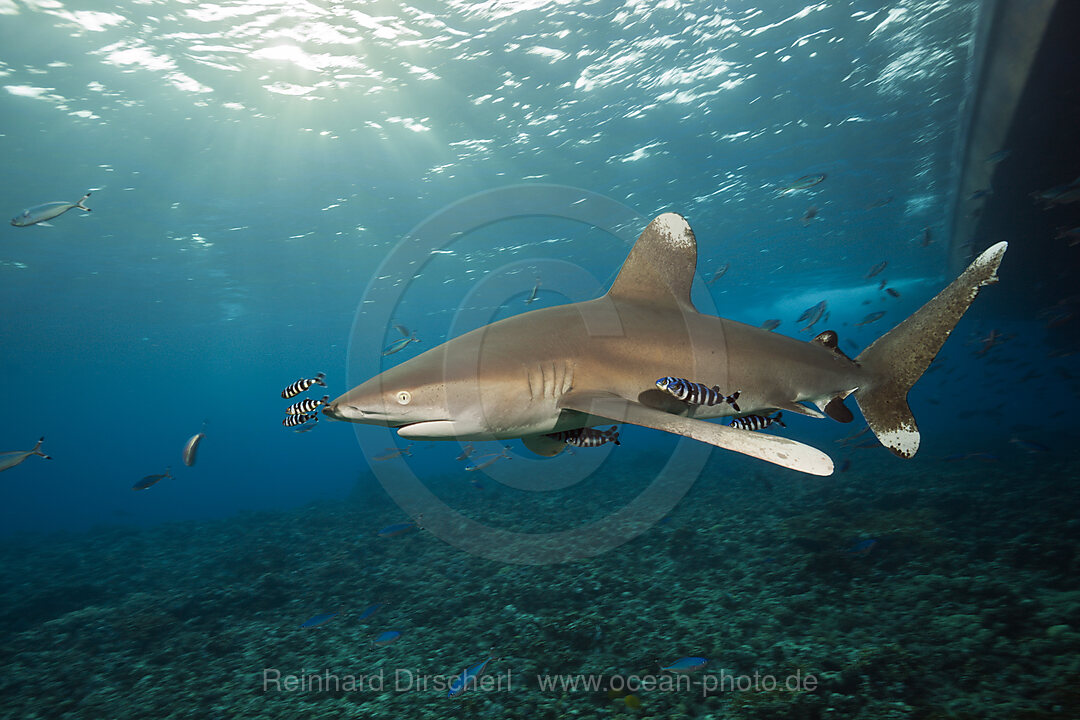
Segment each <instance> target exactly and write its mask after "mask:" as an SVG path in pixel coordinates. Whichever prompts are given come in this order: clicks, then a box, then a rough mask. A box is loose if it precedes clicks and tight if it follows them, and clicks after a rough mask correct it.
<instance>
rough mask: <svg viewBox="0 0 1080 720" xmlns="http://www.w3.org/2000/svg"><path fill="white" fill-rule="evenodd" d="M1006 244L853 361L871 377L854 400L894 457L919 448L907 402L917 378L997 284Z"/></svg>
mask: <svg viewBox="0 0 1080 720" xmlns="http://www.w3.org/2000/svg"><path fill="white" fill-rule="evenodd" d="M1006 247H1008V243H1003V242H1002V243H998V244H997V245H994V246H993V247H991V248H989V249H987V250H985V251H984V252H983V253H982V254H981V255H979V257H977V258H975V261H974V262H972V263H971V265H969V266H968V268H967V270H964V272H963V273H961V274H960V277H958V278H956V280H953V282H952V283H951V284H950V285H949V286H948V287H947V288H945V289H944V290H942V291H941V292H940V293H938V294H937V296H936V297H934V298H933V299H932V300H931V301H930V302H928V303H926V304H925V305H923V306H922V307H921V308H919V309H918V310H916V311H915V312H914V313H912V315H910V316H909V317H908V318H907V319H906V320H904V321H903V322H902V323H900V324H899V325H897V326H896V327H894V328H893V329H892V330H890V331H889V332H887V333H885V334H884V335H882V336H881V337H880V338H878V339H877V340H876V341H874V343H873V344H872V345H871V346H870V347H868V348H866V349H865V350H863V352H862V353H861V354H860V355H859V356H858V357H857V358H855V361H856V362H857V363H859V364H860V365H862V366H863V368H865V369H866V370H867V371H868V372H869V375H870V377H871V380H870V382H869V383H868V384H867V385H866V386H865V387H860V388H859V389H858V390H856V391H855V401H856V402H857V403H858V404H859V409H860V410H862V414H863V417H865V418H866V423H867V424H868V425H869V426H870V429H871V430H873V431H874V434H875V435H877V439H878V440H880V441H881V444H882V445H884V446H885V447H887V448H889V449H890V450H892V451H893V452H894V453H896V454H897V455H899V456H900V457H905V458H909V457H911V456H912V455H914V454H915V451H916V450H918V449H919V428H918V426H917V425H916V424H915V418H914V417H913V416H912V414H911V408H909V407H908V404H907V394H908V391H909V390H911V386H912V385H914V384H915V382H916V381H917V380H918V379H919V378H920V377H921V376H922V374H923V373H924V372H925V371H926V368H927V367H929V366H930V362H931V361H932V360H933V359H934V356H936V355H937V353H938V350H940V349H941V346H942V345H943V344H944V343H945V340H946V339H947V338H948V337H949V334H950V333H951V332H952V330H953V328H954V327H956V323H957V322H959V321H960V318H961V317H963V315H964V313H965V312H966V311H967V309H968V306H969V305H971V301H972V300H974V299H975V296H976V295H978V294H979V288H981V287H982V286H983V285H989V284H990V283H993V282H997V269H998V266H999V265H1000V264H1001V258H1002V257H1003V256H1004V255H1005V248H1006Z"/></svg>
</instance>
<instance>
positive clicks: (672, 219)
mask: <svg viewBox="0 0 1080 720" xmlns="http://www.w3.org/2000/svg"><path fill="white" fill-rule="evenodd" d="M696 268H697V240H695V239H694V231H693V230H691V229H690V224H689V223H687V222H686V219H685V218H684V217H683V216H682V215H679V214H677V213H664V214H663V215H660V216H658V217H657V218H656V219H654V220H653V221H652V222H651V223H649V226H648V227H646V228H645V231H644V232H642V233H641V236H640V237H638V239H637V242H636V243H634V248H633V249H632V250H631V251H630V255H629V257H627V258H626V262H624V263H623V266H622V269H621V270H619V276H618V277H617V278H615V282H614V283H613V284H612V286H611V290H609V291H608V295H610V296H611V297H613V298H615V299H626V300H640V301H645V302H649V303H653V304H674V305H677V306H678V307H680V308H683V309H689V310H693V309H694V304H693V303H692V302H691V301H690V286H691V285H692V284H693V282H694V271H695V270H696Z"/></svg>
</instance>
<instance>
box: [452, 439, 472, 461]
mask: <svg viewBox="0 0 1080 720" xmlns="http://www.w3.org/2000/svg"><path fill="white" fill-rule="evenodd" d="M475 449H476V448H475V447H473V444H472V443H467V444H466V445H465V447H463V448H462V449H461V454H460V455H458V456H457V457H456V458H454V459H455V460H457V461H458V462H461V461H462V460H468V459H469V456H470V455H472V454H473V450H475Z"/></svg>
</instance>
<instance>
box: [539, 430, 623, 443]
mask: <svg viewBox="0 0 1080 720" xmlns="http://www.w3.org/2000/svg"><path fill="white" fill-rule="evenodd" d="M548 437H549V438H553V439H555V440H562V441H563V442H564V443H566V444H567V445H576V446H577V447H600V446H601V445H603V444H604V443H609V442H612V443H615V444H616V445H622V443H620V442H619V426H618V425H612V426H611V427H609V428H608V429H607V430H601V429H599V428H577V429H574V430H563V431H562V432H557V433H551V434H549V435H548Z"/></svg>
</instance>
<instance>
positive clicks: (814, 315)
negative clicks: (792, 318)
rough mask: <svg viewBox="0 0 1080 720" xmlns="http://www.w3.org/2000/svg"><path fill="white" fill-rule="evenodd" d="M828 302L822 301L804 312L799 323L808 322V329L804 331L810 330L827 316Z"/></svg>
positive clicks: (805, 328)
mask: <svg viewBox="0 0 1080 720" xmlns="http://www.w3.org/2000/svg"><path fill="white" fill-rule="evenodd" d="M825 306H826V302H825V301H824V300H822V301H821V302H819V303H818V304H817V305H814V306H813V307H808V308H806V309H805V310H803V314H802V315H800V316H799V320H798V322H803V321H806V327H804V328H803V330H809V329H810V328H812V327H814V323H816V322H817V321H818V320H820V319H821V316H822V315H824V314H825Z"/></svg>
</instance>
